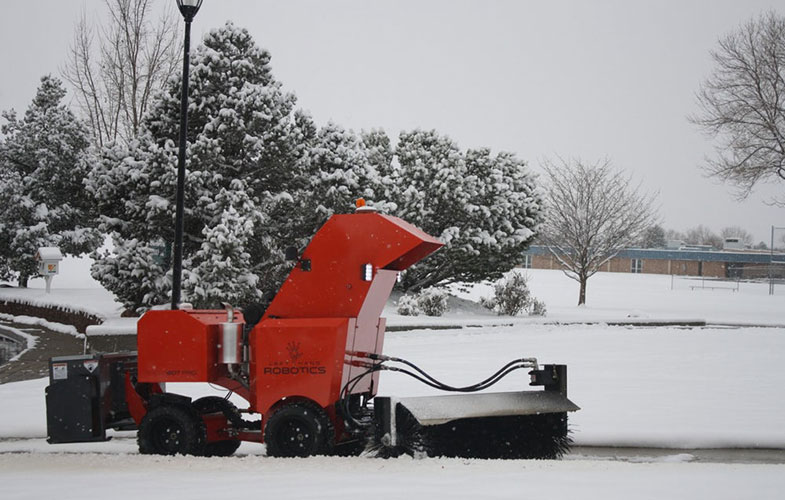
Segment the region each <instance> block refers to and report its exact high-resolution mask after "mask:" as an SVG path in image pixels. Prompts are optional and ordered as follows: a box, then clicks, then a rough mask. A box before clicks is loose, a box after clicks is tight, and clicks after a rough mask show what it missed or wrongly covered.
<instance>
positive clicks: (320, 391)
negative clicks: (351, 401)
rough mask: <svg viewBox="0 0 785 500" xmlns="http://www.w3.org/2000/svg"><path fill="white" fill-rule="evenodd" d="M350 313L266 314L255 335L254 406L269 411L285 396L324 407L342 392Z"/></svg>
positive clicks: (253, 359) (252, 383) (252, 361)
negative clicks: (277, 316)
mask: <svg viewBox="0 0 785 500" xmlns="http://www.w3.org/2000/svg"><path fill="white" fill-rule="evenodd" d="M350 322H352V321H351V320H350V319H349V318H308V319H264V320H262V321H261V322H260V323H259V324H257V325H256V327H255V328H254V330H253V332H252V335H251V351H252V352H251V366H250V372H251V393H252V394H254V395H255V400H254V401H252V404H253V405H254V408H253V409H254V410H255V411H258V412H260V413H263V414H266V413H267V412H268V411H269V409H270V407H271V406H273V405H274V404H275V403H277V402H278V401H280V400H281V399H283V398H287V397H298V396H299V397H305V398H308V399H311V400H313V401H315V402H316V403H318V404H319V405H321V406H322V407H325V408H326V407H329V406H330V405H332V404H333V403H335V402H336V401H337V400H338V398H339V392H340V390H341V379H342V377H343V367H344V357H345V349H346V337H347V331H348V330H349V324H350Z"/></svg>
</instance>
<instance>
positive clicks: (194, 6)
mask: <svg viewBox="0 0 785 500" xmlns="http://www.w3.org/2000/svg"><path fill="white" fill-rule="evenodd" d="M201 6H202V0H177V8H178V9H180V13H181V14H182V15H183V19H184V20H185V41H184V43H183V88H182V95H181V96H180V151H179V153H178V156H177V195H176V196H177V197H176V206H177V208H176V212H175V219H174V259H173V260H174V262H173V263H172V264H173V267H172V309H177V308H178V305H179V304H180V286H181V282H182V275H183V212H184V207H183V205H184V201H183V199H184V198H185V140H186V132H187V130H188V66H189V64H190V51H191V21H193V19H194V16H195V15H196V13H197V12H199V7H201Z"/></svg>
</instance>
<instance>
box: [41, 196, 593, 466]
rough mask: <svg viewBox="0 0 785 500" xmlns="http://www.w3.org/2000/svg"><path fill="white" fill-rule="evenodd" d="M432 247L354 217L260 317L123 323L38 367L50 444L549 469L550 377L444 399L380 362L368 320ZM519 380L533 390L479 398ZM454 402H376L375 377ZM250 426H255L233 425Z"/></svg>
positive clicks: (361, 212) (326, 237)
mask: <svg viewBox="0 0 785 500" xmlns="http://www.w3.org/2000/svg"><path fill="white" fill-rule="evenodd" d="M441 246H442V243H441V242H439V241H438V240H436V239H435V238H433V237H431V236H429V235H428V234H426V233H424V232H423V231H421V230H420V229H418V228H416V227H414V226H413V225H411V224H408V223H407V222H404V221H403V220H401V219H398V218H396V217H392V216H387V215H382V214H379V213H376V212H375V211H374V210H372V209H367V208H365V207H362V208H359V209H358V210H357V212H356V213H354V214H342V215H334V216H332V217H331V218H330V219H329V220H328V221H327V222H326V223H325V224H324V226H322V228H321V229H320V230H319V231H318V232H317V233H316V234H315V235H314V236H313V238H312V240H311V242H310V244H309V245H308V246H307V247H306V248H305V250H304V251H303V252H302V253H301V254H298V253H297V252H296V251H294V252H287V253H291V257H292V259H293V260H295V261H296V264H295V265H294V268H293V269H292V271H291V273H290V275H289V277H288V278H287V279H286V281H285V282H284V284H283V285H282V286H281V287H280V289H279V290H278V292H277V294H275V296H274V298H273V299H272V301H271V302H270V303H269V304H268V305H260V304H254V305H250V306H248V307H245V308H244V309H243V311H242V312H241V311H236V310H234V309H233V308H232V307H231V306H227V307H226V308H225V309H223V310H193V309H189V308H186V307H181V308H180V309H178V310H154V311H150V312H148V313H146V314H145V315H144V316H143V317H142V318H141V319H140V320H139V323H138V327H137V349H138V352H131V353H116V354H111V355H95V356H71V357H67V358H53V359H52V361H51V363H50V385H49V387H47V422H48V432H49V442H51V443H63V442H76V441H95V440H103V439H106V438H107V436H106V430H107V429H111V428H115V429H129V428H137V429H138V443H139V449H140V452H141V453H155V454H176V453H182V454H193V455H230V454H232V453H233V452H234V451H235V450H236V449H237V447H238V446H239V444H240V442H241V441H254V442H260V443H265V444H266V445H267V454H268V455H271V456H309V455H316V454H331V453H357V452H359V451H361V450H363V449H372V450H375V451H376V452H378V454H380V455H383V456H392V455H396V454H400V453H402V452H409V453H413V452H418V451H421V452H424V453H426V454H428V455H432V456H442V455H444V456H459V457H476V458H555V457H559V456H560V455H561V454H562V453H563V452H564V451H565V450H566V448H567V446H568V441H569V440H568V435H567V413H568V412H570V411H575V410H577V409H578V407H577V406H575V405H574V404H573V403H572V402H570V401H569V400H568V399H567V371H566V367H565V366H564V365H539V364H538V363H537V361H536V360H535V359H534V358H528V357H527V358H519V359H515V360H512V361H510V362H509V363H507V364H506V365H504V366H502V367H501V368H500V369H499V370H498V371H497V372H496V373H493V374H491V375H490V376H489V377H488V378H486V379H485V380H483V381H481V382H478V383H477V384H473V385H470V386H466V387H452V386H449V385H447V384H445V383H443V382H442V381H439V380H437V379H435V378H434V377H432V376H431V375H429V374H428V373H426V372H425V371H424V370H422V369H421V368H420V367H418V366H417V365H415V364H414V363H412V362H410V361H407V360H404V359H401V358H396V357H391V356H386V355H384V354H382V347H383V343H384V333H385V319H384V318H382V317H380V316H381V313H382V309H383V307H384V304H385V302H386V301H387V299H388V297H389V295H390V292H391V291H392V288H393V285H394V284H395V281H396V277H397V276H398V273H399V272H401V271H403V270H405V269H407V268H408V267H409V266H411V265H413V264H415V263H416V262H418V261H419V260H421V259H423V258H425V257H426V256H428V255H429V254H431V253H432V252H434V251H436V250H437V249H438V248H439V247H441ZM522 369H523V370H527V371H528V373H529V375H530V384H529V385H534V386H541V387H542V388H543V389H542V390H529V391H523V390H521V391H513V392H495V393H494V392H485V390H486V389H488V388H490V387H491V386H493V385H494V384H495V383H496V382H498V381H499V380H500V379H501V378H503V377H504V376H506V375H508V374H509V373H511V372H513V371H518V370H522ZM385 370H386V371H389V372H391V373H398V374H402V375H408V376H412V377H414V378H416V379H418V380H420V381H422V382H423V383H425V384H427V385H429V386H431V387H433V388H435V389H439V390H443V391H449V392H454V393H457V394H450V395H440V396H429V397H399V398H391V397H377V396H376V394H377V389H378V386H379V375H380V373H381V372H382V371H385ZM166 382H209V383H211V384H213V385H219V386H222V387H224V388H226V389H227V390H228V391H229V392H234V393H236V394H238V395H240V396H241V397H242V398H244V399H245V400H246V401H247V402H248V408H245V409H238V408H236V407H235V405H233V404H232V403H230V402H229V401H228V399H227V398H222V397H216V396H209V397H206V398H200V399H197V400H195V401H192V400H191V399H190V398H188V397H185V396H182V395H177V394H173V393H171V392H167V391H166V385H165V383H166ZM246 414H258V415H261V420H259V419H258V418H257V419H256V420H253V419H246V418H245V415H246Z"/></svg>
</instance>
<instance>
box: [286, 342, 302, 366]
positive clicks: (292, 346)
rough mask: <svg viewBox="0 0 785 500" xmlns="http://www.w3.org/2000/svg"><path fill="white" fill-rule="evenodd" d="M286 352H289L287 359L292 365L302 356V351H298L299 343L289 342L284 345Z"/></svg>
mask: <svg viewBox="0 0 785 500" xmlns="http://www.w3.org/2000/svg"><path fill="white" fill-rule="evenodd" d="M286 350H287V351H289V357H290V358H291V359H292V363H296V362H297V360H298V359H300V358H301V357H302V355H303V353H302V351H300V343H299V342H295V341H291V342H289V343H288V344H286Z"/></svg>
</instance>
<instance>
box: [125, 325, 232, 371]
mask: <svg viewBox="0 0 785 500" xmlns="http://www.w3.org/2000/svg"><path fill="white" fill-rule="evenodd" d="M222 321H226V314H225V313H222V312H221V311H188V310H174V311H169V310H166V311H149V312H147V313H146V314H145V315H144V316H143V317H142V318H141V319H140V320H139V324H138V327H137V328H138V331H137V347H138V351H139V375H138V377H139V381H140V382H149V383H158V382H210V381H214V380H216V379H217V378H218V377H219V376H220V375H222V373H223V372H222V371H221V369H222V367H221V366H220V365H219V363H218V344H219V343H220V335H219V332H218V324H219V323H221V322H222Z"/></svg>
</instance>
